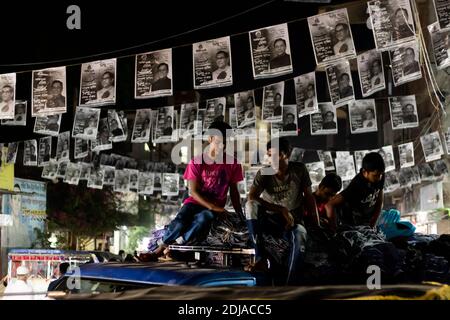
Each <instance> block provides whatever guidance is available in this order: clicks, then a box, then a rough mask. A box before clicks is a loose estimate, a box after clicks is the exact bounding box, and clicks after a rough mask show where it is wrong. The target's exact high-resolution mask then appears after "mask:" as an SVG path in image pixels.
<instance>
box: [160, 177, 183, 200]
mask: <svg viewBox="0 0 450 320" xmlns="http://www.w3.org/2000/svg"><path fill="white" fill-rule="evenodd" d="M179 183H180V175H179V174H178V173H163V185H162V195H163V196H168V197H173V196H177V195H178V194H179V192H180V190H179V188H180V185H179Z"/></svg>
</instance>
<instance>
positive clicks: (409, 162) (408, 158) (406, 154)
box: [398, 142, 414, 168]
mask: <svg viewBox="0 0 450 320" xmlns="http://www.w3.org/2000/svg"><path fill="white" fill-rule="evenodd" d="M398 155H399V159H400V168H408V167H412V166H414V143H413V142H408V143H403V144H400V145H399V146H398Z"/></svg>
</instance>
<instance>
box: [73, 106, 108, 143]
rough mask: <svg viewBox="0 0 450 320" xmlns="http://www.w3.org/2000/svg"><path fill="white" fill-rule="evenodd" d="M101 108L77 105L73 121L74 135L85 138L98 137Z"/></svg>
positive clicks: (74, 136)
mask: <svg viewBox="0 0 450 320" xmlns="http://www.w3.org/2000/svg"><path fill="white" fill-rule="evenodd" d="M100 111H101V110H100V109H94V108H86V107H77V109H76V111H75V119H74V121H73V129H72V137H73V138H80V139H85V140H94V139H96V138H97V132H98V123H99V121H100Z"/></svg>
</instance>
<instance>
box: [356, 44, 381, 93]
mask: <svg viewBox="0 0 450 320" xmlns="http://www.w3.org/2000/svg"><path fill="white" fill-rule="evenodd" d="M357 62H358V73H359V83H360V85H361V93H362V96H363V97H368V96H371V95H372V94H374V93H375V92H379V91H382V90H384V89H385V88H386V82H385V80H384V66H383V56H382V54H381V52H379V51H377V50H376V49H373V50H369V51H366V52H363V53H361V54H359V55H358V57H357Z"/></svg>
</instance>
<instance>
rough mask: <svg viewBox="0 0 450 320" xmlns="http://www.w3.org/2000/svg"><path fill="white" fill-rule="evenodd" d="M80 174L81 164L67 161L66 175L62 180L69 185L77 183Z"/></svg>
mask: <svg viewBox="0 0 450 320" xmlns="http://www.w3.org/2000/svg"><path fill="white" fill-rule="evenodd" d="M80 176H81V165H80V164H79V163H72V162H69V164H68V165H67V170H66V176H65V177H64V182H65V183H68V184H71V185H75V186H76V185H78V182H79V181H80Z"/></svg>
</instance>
